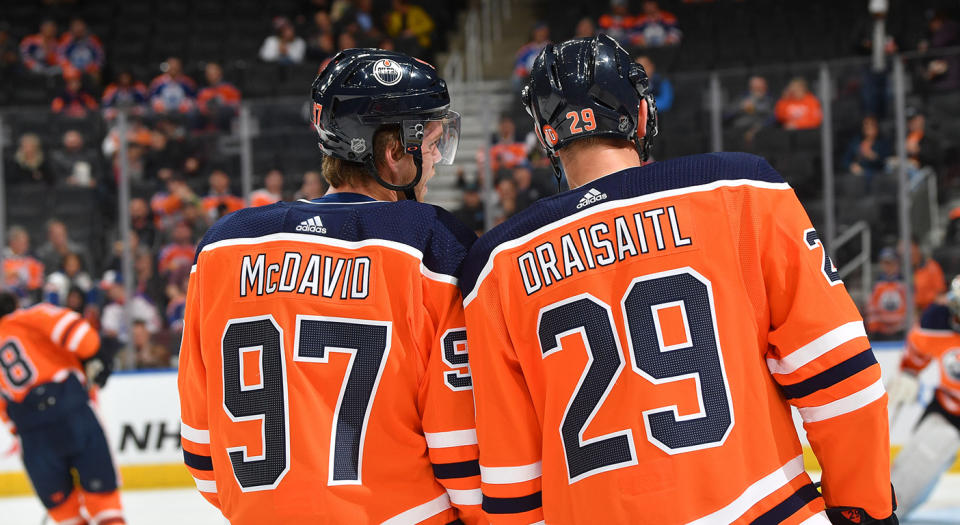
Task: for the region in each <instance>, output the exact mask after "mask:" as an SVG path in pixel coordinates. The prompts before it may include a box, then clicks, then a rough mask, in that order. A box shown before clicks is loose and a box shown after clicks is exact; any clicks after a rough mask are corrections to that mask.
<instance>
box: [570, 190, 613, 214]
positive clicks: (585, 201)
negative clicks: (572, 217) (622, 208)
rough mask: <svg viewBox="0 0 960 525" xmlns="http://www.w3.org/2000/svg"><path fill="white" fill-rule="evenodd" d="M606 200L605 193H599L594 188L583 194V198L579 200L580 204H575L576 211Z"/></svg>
mask: <svg viewBox="0 0 960 525" xmlns="http://www.w3.org/2000/svg"><path fill="white" fill-rule="evenodd" d="M606 198H607V194H606V193H600V192H599V191H598V190H597V189H596V188H591V189H590V191H588V192H587V193H584V194H583V197H581V198H580V203H579V204H577V209H578V210H579V209H580V208H583V207H584V206H589V205H591V204H594V203H597V202H600V201H602V200H604V199H606Z"/></svg>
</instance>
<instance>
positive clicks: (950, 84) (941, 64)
mask: <svg viewBox="0 0 960 525" xmlns="http://www.w3.org/2000/svg"><path fill="white" fill-rule="evenodd" d="M928 29H929V39H925V40H923V41H921V42H920V46H919V47H918V50H919V51H920V52H922V53H925V52H926V51H927V50H929V49H931V48H933V49H937V48H944V47H953V46H957V45H960V24H958V23H957V22H956V21H955V20H952V19H950V17H949V16H947V14H946V12H944V11H936V12H934V13H933V15H932V16H931V17H930V21H929V23H928ZM923 78H924V80H925V81H926V82H927V88H928V89H930V90H933V91H941V92H946V91H955V90H957V89H960V57H958V56H957V55H956V54H952V55H947V56H944V57H939V58H934V59H932V60H930V61H929V62H927V65H926V70H925V71H924V75H923Z"/></svg>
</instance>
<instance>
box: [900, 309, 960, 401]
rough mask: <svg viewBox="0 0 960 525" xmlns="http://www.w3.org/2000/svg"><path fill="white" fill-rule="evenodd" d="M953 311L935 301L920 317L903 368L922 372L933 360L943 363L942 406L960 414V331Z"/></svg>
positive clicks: (939, 389) (939, 392)
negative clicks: (954, 324) (955, 326)
mask: <svg viewBox="0 0 960 525" xmlns="http://www.w3.org/2000/svg"><path fill="white" fill-rule="evenodd" d="M952 321H953V314H952V313H951V312H950V309H949V308H947V307H946V306H944V305H942V304H932V305H930V306H929V307H927V309H926V310H924V312H923V315H922V316H921V317H920V325H919V326H917V327H914V328H913V329H912V330H910V334H909V335H908V336H907V351H906V353H904V355H903V360H902V361H901V362H900V367H901V368H902V369H904V370H909V371H912V372H914V373H920V371H922V370H923V369H924V368H926V367H927V365H929V364H930V362H931V361H934V360H935V361H937V364H939V365H940V384H939V385H937V390H936V397H937V401H939V402H940V405H942V406H943V408H944V409H945V410H947V411H948V412H950V413H951V414H953V415H956V416H960V333H957V332H956V331H954V329H953V328H952V325H953V322H952Z"/></svg>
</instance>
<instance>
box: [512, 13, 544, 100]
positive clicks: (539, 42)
mask: <svg viewBox="0 0 960 525" xmlns="http://www.w3.org/2000/svg"><path fill="white" fill-rule="evenodd" d="M549 43H550V27H549V26H547V24H546V23H544V22H537V23H536V24H535V25H534V26H533V30H531V32H530V41H529V42H527V43H526V44H524V45H523V47H521V48H520V49H518V50H517V54H516V57H515V59H514V62H513V85H514V88H516V91H518V92H519V90H520V89H521V88H522V87H523V85H524V84H525V83H526V82H527V77H529V76H530V68H531V67H533V62H534V61H535V60H536V59H537V55H539V54H540V51H542V50H543V48H545V47H547V44H549Z"/></svg>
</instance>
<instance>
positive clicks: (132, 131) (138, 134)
mask: <svg viewBox="0 0 960 525" xmlns="http://www.w3.org/2000/svg"><path fill="white" fill-rule="evenodd" d="M118 127H119V126H118V125H116V124H114V126H113V127H111V128H110V130H109V131H108V132H107V136H106V137H104V138H103V144H101V151H103V156H104V157H107V158H112V157H113V156H114V155H115V154H116V153H117V152H118V151H119V150H120V130H119V129H118ZM152 141H153V132H152V131H150V128H148V127H147V126H146V125H145V124H144V123H143V121H142V120H141V119H139V118H133V119H130V120H129V121H128V122H127V145H128V146H130V145H136V146H140V147H148V146H150V143H151V142H152Z"/></svg>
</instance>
